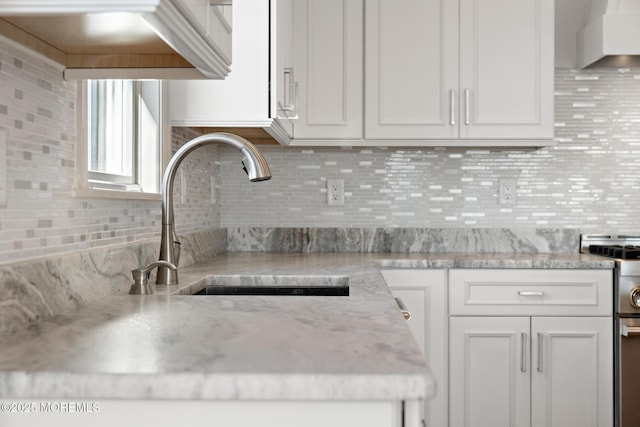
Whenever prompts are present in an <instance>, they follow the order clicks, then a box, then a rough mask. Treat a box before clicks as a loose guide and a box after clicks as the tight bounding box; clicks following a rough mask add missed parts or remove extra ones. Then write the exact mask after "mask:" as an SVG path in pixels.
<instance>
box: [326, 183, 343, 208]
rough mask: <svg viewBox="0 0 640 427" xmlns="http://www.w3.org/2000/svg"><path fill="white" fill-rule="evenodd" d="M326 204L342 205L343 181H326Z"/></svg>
mask: <svg viewBox="0 0 640 427" xmlns="http://www.w3.org/2000/svg"><path fill="white" fill-rule="evenodd" d="M327 204H328V205H330V206H342V205H344V181H343V180H342V179H328V180H327Z"/></svg>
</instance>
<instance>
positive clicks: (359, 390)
mask: <svg viewBox="0 0 640 427" xmlns="http://www.w3.org/2000/svg"><path fill="white" fill-rule="evenodd" d="M381 266H382V267H385V268H605V269H606V268H613V262H612V261H610V260H606V259H605V260H603V259H601V258H598V257H592V256H589V255H578V254H576V255H567V256H558V255H523V256H516V255H512V254H509V255H475V256H471V255H468V254H460V255H455V254H442V255H434V254H431V255H420V254H387V253H385V254H344V253H337V254H274V253H237V254H236V253H230V254H227V255H224V256H218V257H215V258H213V259H212V260H211V261H210V262H207V263H201V264H197V265H194V266H191V267H188V268H183V269H181V271H180V281H181V285H179V286H176V287H169V288H170V289H166V288H164V289H163V287H157V288H156V293H155V294H153V295H147V296H134V295H112V296H107V297H104V298H103V299H101V300H100V301H98V302H94V303H90V304H87V305H85V306H83V307H81V308H79V309H77V310H73V311H70V312H67V313H65V314H62V315H57V316H54V317H53V318H51V319H49V320H45V321H42V322H39V323H37V324H34V325H32V326H30V327H28V328H26V329H24V330H21V331H19V332H16V333H14V334H11V335H8V336H4V337H2V338H0V348H1V349H2V351H1V352H0V396H1V397H5V398H9V397H11V398H84V399H92V398H93V399H99V398H104V399H109V398H122V399H196V400H198V399H201V400H208V399H221V400H230V399H233V400H237V399H247V400H271V399H273V400H276V399H277V400H282V399H284V400H326V399H331V400H336V399H339V400H382V399H385V400H386V399H391V400H396V399H425V398H429V397H430V396H432V395H433V394H434V392H435V384H434V382H433V379H432V377H431V375H430V372H429V368H428V365H427V363H426V362H425V360H424V359H423V357H422V354H421V352H420V350H419V348H418V346H417V344H416V343H415V341H414V340H413V338H412V336H411V333H410V331H409V328H408V327H407V325H406V323H405V321H404V319H403V317H402V315H401V313H400V311H399V310H398V307H397V306H396V304H395V301H394V299H393V298H392V296H391V294H390V291H389V289H388V288H387V286H386V284H385V283H384V280H383V279H382V276H381V275H380V273H379V270H380V267H381ZM211 275H306V276H346V277H348V278H349V286H350V295H349V296H348V297H343V296H332V297H320V296H309V297H305V296H222V295H217V296H205V295H202V296H192V295H190V294H191V293H193V292H195V291H197V290H198V289H200V288H202V287H203V286H205V285H206V284H207V283H208V282H207V280H208V279H207V277H209V276H211Z"/></svg>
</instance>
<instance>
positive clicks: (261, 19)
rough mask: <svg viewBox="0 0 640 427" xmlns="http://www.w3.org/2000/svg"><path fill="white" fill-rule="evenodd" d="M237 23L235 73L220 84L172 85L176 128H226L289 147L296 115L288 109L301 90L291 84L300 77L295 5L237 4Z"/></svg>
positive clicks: (258, 0) (254, 0) (242, 0)
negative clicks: (296, 58)
mask: <svg viewBox="0 0 640 427" xmlns="http://www.w3.org/2000/svg"><path fill="white" fill-rule="evenodd" d="M269 3H271V5H270V4H269ZM270 20H271V22H270ZM233 21H234V22H233V37H234V40H233V65H232V67H231V73H230V74H229V76H228V77H227V78H226V79H225V80H220V81H213V80H209V81H205V80H173V81H170V82H169V114H170V120H171V124H172V125H173V126H198V127H208V128H224V129H226V130H229V131H231V132H234V133H237V134H240V135H242V136H245V137H247V138H249V139H250V140H251V141H254V142H260V141H257V140H259V139H270V140H271V138H275V140H276V141H278V142H279V143H281V144H286V143H288V142H289V141H290V139H291V136H292V134H293V124H292V121H291V120H289V118H288V117H289V116H291V115H295V111H294V110H293V109H292V108H288V106H289V104H290V103H291V102H292V101H291V99H293V96H294V94H291V93H289V92H290V90H291V88H294V87H295V81H294V80H289V79H290V78H295V74H294V73H292V72H291V73H290V71H291V69H292V67H293V59H292V58H293V55H292V49H293V36H292V33H293V0H278V1H272V2H266V1H262V0H234V3H233ZM285 71H286V75H285ZM285 81H286V82H287V89H286V90H285V89H284V88H283V86H284V83H285ZM285 98H287V99H285ZM224 129H223V130H224Z"/></svg>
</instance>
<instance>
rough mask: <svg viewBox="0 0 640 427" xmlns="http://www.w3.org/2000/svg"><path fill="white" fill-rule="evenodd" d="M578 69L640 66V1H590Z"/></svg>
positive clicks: (582, 30) (579, 49)
mask: <svg viewBox="0 0 640 427" xmlns="http://www.w3.org/2000/svg"><path fill="white" fill-rule="evenodd" d="M578 66H579V67H580V68H586V67H602V66H605V67H607V66H608V67H612V66H613V67H632V66H640V0H590V1H589V6H588V8H587V13H586V16H585V25H584V27H583V28H582V29H581V30H580V32H579V33H578Z"/></svg>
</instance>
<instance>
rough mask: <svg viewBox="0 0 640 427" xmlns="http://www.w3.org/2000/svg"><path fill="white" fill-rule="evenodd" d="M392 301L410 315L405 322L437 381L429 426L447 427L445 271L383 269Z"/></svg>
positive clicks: (428, 405)
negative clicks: (397, 299)
mask: <svg viewBox="0 0 640 427" xmlns="http://www.w3.org/2000/svg"><path fill="white" fill-rule="evenodd" d="M382 275H383V276H384V279H385V281H386V282H387V284H388V285H389V287H390V288H391V292H392V293H393V295H394V296H395V297H399V298H401V299H402V301H403V302H404V303H405V304H406V306H407V308H408V309H409V311H410V312H411V319H409V320H408V321H407V323H408V325H409V328H410V329H411V332H412V333H413V336H414V338H415V339H416V342H417V343H418V345H419V346H420V349H421V350H422V352H423V354H424V355H425V359H426V361H427V363H428V364H429V368H430V369H431V372H432V374H433V376H434V378H435V380H436V390H437V391H436V395H435V397H434V398H432V399H431V400H428V401H426V402H425V408H424V411H425V414H424V417H425V421H426V425H428V426H434V427H436V426H446V425H447V359H448V356H447V292H446V289H447V288H446V270H423V269H384V270H382Z"/></svg>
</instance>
